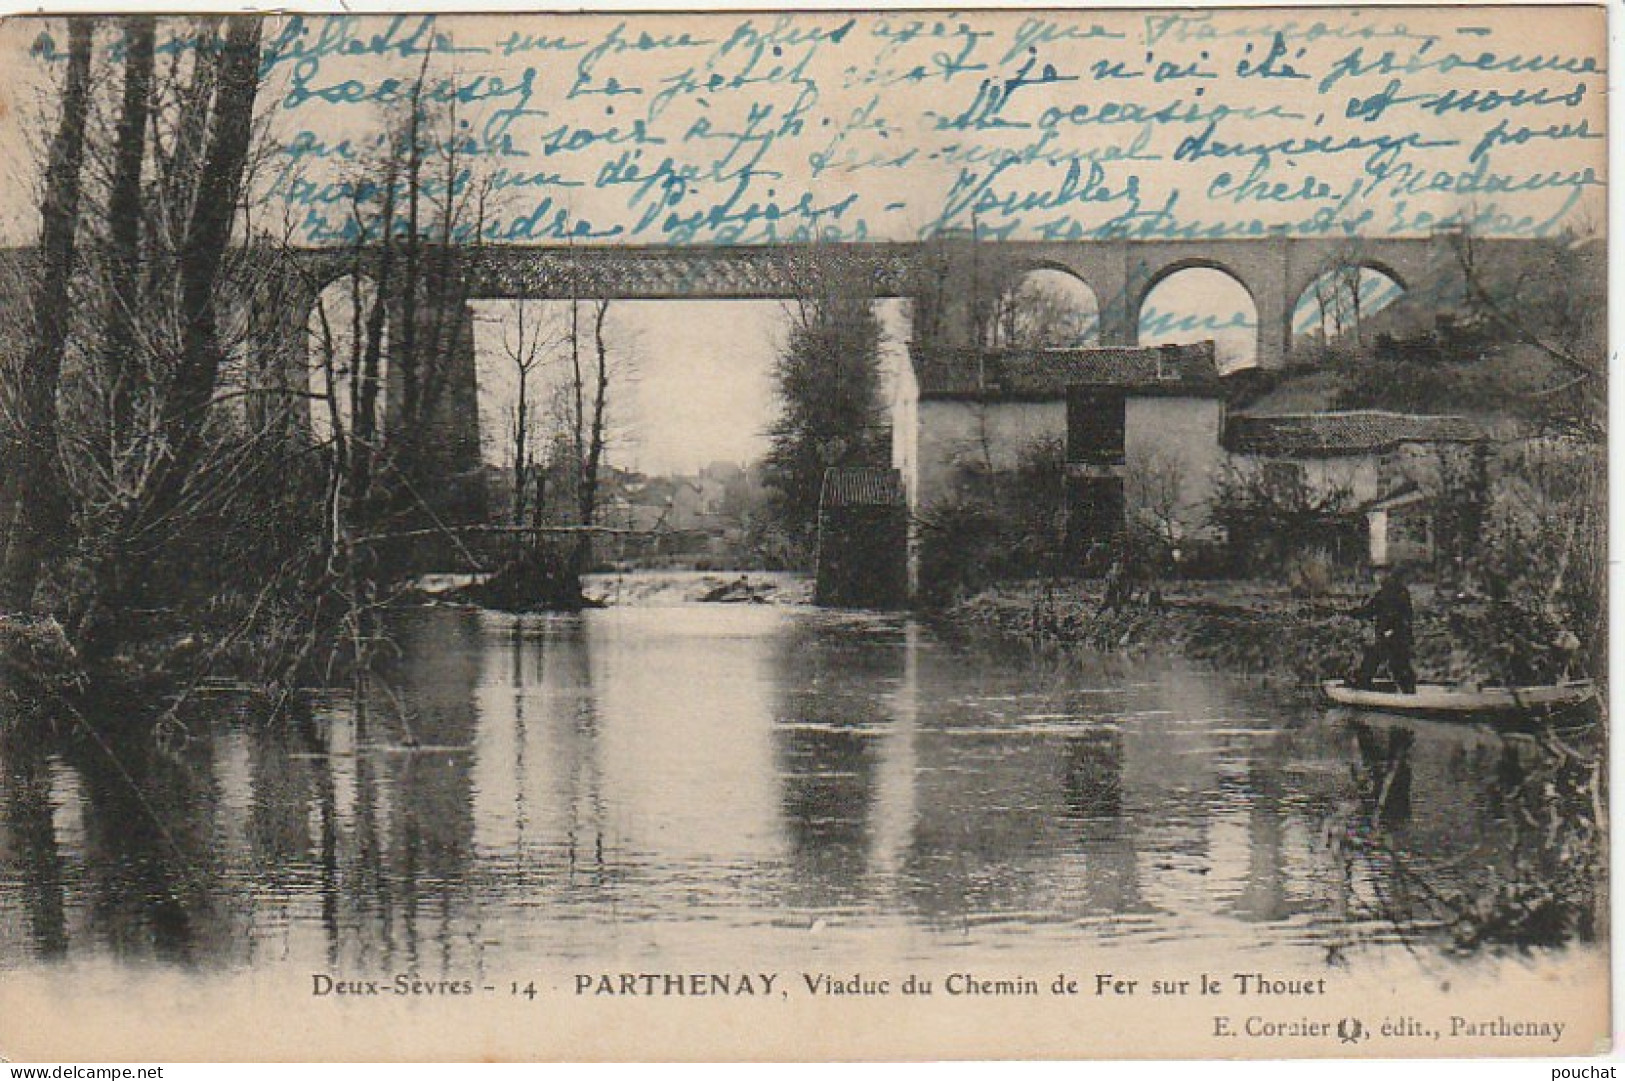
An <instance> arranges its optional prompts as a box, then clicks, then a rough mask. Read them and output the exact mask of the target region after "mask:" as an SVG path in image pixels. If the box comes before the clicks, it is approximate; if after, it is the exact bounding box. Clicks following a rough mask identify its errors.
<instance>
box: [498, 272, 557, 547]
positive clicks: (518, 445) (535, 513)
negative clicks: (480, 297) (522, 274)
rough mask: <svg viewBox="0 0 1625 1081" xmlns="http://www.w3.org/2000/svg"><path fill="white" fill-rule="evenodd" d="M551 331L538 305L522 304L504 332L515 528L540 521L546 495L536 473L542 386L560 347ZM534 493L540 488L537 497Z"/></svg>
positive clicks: (509, 455) (506, 325) (508, 431)
mask: <svg viewBox="0 0 1625 1081" xmlns="http://www.w3.org/2000/svg"><path fill="white" fill-rule="evenodd" d="M551 330H552V328H551V327H550V326H549V324H548V321H547V320H545V319H544V318H543V317H542V313H541V312H540V311H538V310H537V307H536V305H534V304H532V303H529V302H527V301H523V300H521V301H519V302H518V303H517V304H515V305H514V309H513V319H512V320H509V321H505V322H504V323H503V327H502V354H503V356H504V357H505V358H506V359H507V361H508V363H509V364H510V365H511V366H512V374H513V380H514V400H513V404H512V405H511V406H510V407H509V410H508V416H507V425H508V428H507V432H506V435H507V439H508V442H509V445H508V447H507V450H508V461H509V463H510V464H511V467H512V469H513V495H512V522H513V524H514V525H516V526H522V525H525V524H526V523H527V522H528V521H532V520H538V519H539V515H540V513H541V510H542V502H543V495H544V493H543V492H542V490H541V488H540V487H537V485H538V482H539V481H540V480H541V478H542V476H543V474H542V473H541V471H540V470H538V468H537V460H538V459H537V450H538V447H537V444H538V443H539V442H540V440H541V432H542V425H541V419H542V411H541V409H540V408H539V405H538V401H537V397H538V395H539V394H540V392H541V387H540V386H538V382H539V380H540V377H541V375H542V373H543V368H544V362H545V361H546V360H547V358H548V354H549V352H550V351H551V350H552V349H553V348H554V347H555V346H556V345H557V343H556V342H554V341H553V340H552V338H551ZM532 488H536V490H535V491H534V492H532Z"/></svg>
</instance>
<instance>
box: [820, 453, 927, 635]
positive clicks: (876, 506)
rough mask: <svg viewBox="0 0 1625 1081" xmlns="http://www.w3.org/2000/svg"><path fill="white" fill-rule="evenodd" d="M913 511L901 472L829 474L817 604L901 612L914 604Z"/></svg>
mask: <svg viewBox="0 0 1625 1081" xmlns="http://www.w3.org/2000/svg"><path fill="white" fill-rule="evenodd" d="M907 551H908V509H907V504H906V501H905V499H904V497H903V487H902V481H901V478H900V477H899V476H898V473H897V471H896V470H893V469H880V468H875V467H867V466H864V467H846V468H836V469H827V470H825V471H824V483H823V487H822V489H821V491H820V492H819V497H818V551H817V574H816V579H817V580H816V583H815V587H814V589H815V592H814V600H815V602H816V603H818V604H822V605H828V606H831V607H836V608H895V607H898V606H900V605H902V604H903V603H905V602H906V601H907V600H908V568H907V566H906V563H905V560H906V556H907Z"/></svg>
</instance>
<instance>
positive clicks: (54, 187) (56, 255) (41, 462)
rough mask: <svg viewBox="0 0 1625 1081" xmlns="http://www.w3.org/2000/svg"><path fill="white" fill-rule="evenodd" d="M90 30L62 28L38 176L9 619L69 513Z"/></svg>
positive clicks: (59, 540) (58, 544)
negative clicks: (52, 133)
mask: <svg viewBox="0 0 1625 1081" xmlns="http://www.w3.org/2000/svg"><path fill="white" fill-rule="evenodd" d="M92 29H93V23H92V21H91V20H90V19H88V18H84V17H79V18H74V19H71V20H70V22H69V31H68V34H69V38H68V73H67V81H66V83H65V85H64V86H63V91H62V121H61V124H60V125H59V126H58V128H57V132H56V137H55V139H54V140H52V143H51V157H50V162H49V164H48V165H47V167H46V173H45V198H44V203H43V205H42V207H41V211H42V218H43V223H42V227H41V232H40V260H41V263H40V269H39V277H38V278H37V279H36V281H35V285H34V295H33V297H32V306H33V324H34V325H33V334H32V340H31V341H30V343H29V349H28V354H27V356H26V358H25V360H24V362H23V368H22V372H21V376H20V378H21V380H22V386H21V387H19V388H18V391H19V393H18V394H17V402H18V407H19V408H18V414H19V415H18V418H17V422H18V431H17V434H16V438H17V442H18V444H19V445H18V447H17V453H16V455H15V458H14V462H15V466H16V469H17V482H16V505H15V507H13V508H9V509H10V511H11V525H10V530H9V534H10V535H9V537H8V538H7V543H6V549H5V560H4V563H3V564H0V606H3V607H5V608H9V609H12V610H17V611H24V610H27V609H28V608H29V607H30V606H31V605H32V603H33V599H34V587H35V586H36V585H37V584H38V582H39V574H40V565H41V563H42V562H43V561H44V560H45V558H47V557H48V556H49V555H51V554H52V553H53V552H56V551H60V550H61V549H62V548H63V547H64V546H65V545H66V543H67V537H66V533H67V527H68V518H69V513H68V506H67V499H66V494H65V491H64V486H63V483H62V479H61V476H60V470H59V469H58V468H57V466H58V463H57V431H56V392H57V383H58V380H59V378H60V376H61V373H62V356H63V353H64V351H65V349H66V347H67V341H68V333H69V329H70V317H71V314H72V313H71V312H70V310H69V302H68V296H69V291H68V286H69V282H70V280H71V279H72V277H73V263H74V253H75V249H74V233H75V230H76V228H77V226H78V222H79V189H80V173H81V166H82V165H83V163H84V156H85V117H86V113H87V111H88V107H89V86H90V51H91V31H92Z"/></svg>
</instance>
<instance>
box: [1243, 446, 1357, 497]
mask: <svg viewBox="0 0 1625 1081" xmlns="http://www.w3.org/2000/svg"><path fill="white" fill-rule="evenodd" d="M1385 457H1386V456H1385V455H1380V454H1360V455H1349V456H1347V457H1340V458H1266V457H1263V456H1261V455H1253V454H1233V455H1231V456H1230V461H1231V464H1232V465H1233V466H1234V467H1235V468H1237V469H1248V470H1252V469H1260V470H1261V469H1263V468H1264V467H1265V466H1266V465H1267V464H1269V463H1271V462H1275V463H1290V464H1293V465H1295V466H1297V468H1298V469H1299V470H1300V471H1301V473H1302V476H1303V481H1304V484H1305V485H1307V486H1308V488H1309V490H1310V491H1312V492H1317V493H1325V492H1330V491H1332V490H1334V489H1337V488H1347V489H1349V490H1350V491H1351V492H1352V493H1353V502H1354V503H1356V504H1359V503H1369V502H1370V501H1371V500H1373V499H1376V498H1377V497H1378V496H1379V495H1381V494H1383V493H1382V486H1383V481H1384V479H1385V474H1386V472H1387V471H1386V470H1385V469H1384V460H1385Z"/></svg>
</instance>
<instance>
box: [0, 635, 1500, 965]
mask: <svg viewBox="0 0 1625 1081" xmlns="http://www.w3.org/2000/svg"><path fill="white" fill-rule="evenodd" d="M396 630H397V640H398V642H399V646H400V652H399V655H398V657H396V658H395V659H394V660H393V661H392V663H391V664H390V665H388V666H387V668H386V669H385V670H384V671H382V672H381V673H380V678H379V679H378V680H376V681H375V682H374V683H373V684H372V685H371V686H369V687H368V688H366V689H365V691H364V693H362V694H360V695H358V696H352V695H342V696H335V697H334V698H333V699H332V700H331V701H325V702H320V703H317V704H316V705H315V708H314V709H313V711H312V713H311V715H310V716H309V717H307V718H304V719H303V720H296V721H291V722H289V723H286V724H281V725H276V726H270V727H267V726H263V725H250V724H247V723H245V722H243V721H241V720H239V719H238V718H236V717H234V716H232V715H231V714H230V713H229V712H224V711H223V712H222V714H221V716H220V717H219V718H218V723H217V725H216V726H215V729H214V730H213V731H211V732H199V733H197V735H198V738H197V739H196V740H195V741H194V742H193V743H192V744H191V745H190V746H189V747H188V748H187V749H186V750H185V751H184V752H183V753H181V754H178V755H165V754H160V753H158V752H157V751H155V750H153V749H152V748H151V747H148V746H140V745H137V746H120V745H115V744H112V743H103V742H100V741H99V740H98V739H96V738H91V737H90V735H89V734H88V733H82V734H81V735H80V737H78V738H76V739H75V740H74V741H73V742H72V743H71V745H70V746H68V747H67V748H66V749H62V750H57V751H53V752H52V753H44V752H41V751H38V750H34V751H30V750H26V749H23V748H8V749H6V750H5V751H4V752H3V753H4V757H3V761H0V765H3V767H4V768H3V770H0V916H3V919H0V965H4V966H8V967H14V966H18V965H23V964H29V963H34V962H37V961H43V960H52V959H59V958H63V957H74V956H82V955H101V956H111V957H114V958H117V959H119V960H123V961H156V962H159V963H163V964H174V965H182V966H203V967H217V966H229V965H238V964H244V963H270V964H296V965H303V966H315V967H317V968H322V967H326V968H334V969H337V968H344V969H347V970H354V971H368V972H388V971H397V970H406V969H417V970H419V971H421V972H423V973H426V974H431V973H436V972H439V973H445V974H448V975H456V976H459V977H462V976H466V975H467V974H468V973H470V972H471V971H472V972H476V973H482V974H483V973H485V972H487V971H501V972H512V971H514V970H515V969H516V968H519V967H522V966H523V965H524V964H525V963H527V962H530V961H539V960H547V961H564V960H568V959H577V958H587V957H591V958H606V957H615V958H618V959H620V960H621V961H624V962H625V963H633V962H635V961H637V960H649V959H661V960H666V961H671V962H675V961H677V960H680V959H682V958H685V957H689V958H694V957H704V956H711V955H715V954H717V952H718V951H719V950H722V951H724V952H726V953H729V954H731V955H736V956H737V955H739V954H740V953H741V952H742V951H743V952H744V953H745V955H746V956H750V955H752V954H753V952H754V951H756V950H758V949H766V950H772V951H774V953H773V955H774V956H780V957H783V956H786V952H787V951H790V952H793V951H796V950H802V951H806V950H821V949H832V948H837V949H845V950H849V951H862V952H865V953H868V954H869V955H871V956H874V955H876V954H881V953H888V954H891V955H895V956H899V957H922V956H932V955H934V954H935V952H936V951H939V950H940V949H942V948H943V947H945V946H950V945H958V944H965V943H970V944H978V943H980V944H987V945H990V946H993V947H996V948H999V949H1005V950H1029V951H1032V952H1033V953H1034V954H1035V956H1047V955H1048V953H1049V952H1050V951H1053V950H1054V949H1055V948H1057V946H1058V945H1060V944H1075V943H1077V942H1079V941H1084V942H1087V941H1097V940H1098V941H1104V940H1106V939H1114V940H1135V939H1144V940H1147V941H1151V940H1155V941H1179V942H1184V941H1193V942H1194V941H1198V940H1210V941H1218V942H1227V943H1241V944H1246V945H1248V946H1255V947H1258V948H1269V949H1279V950H1283V951H1287V952H1289V953H1290V952H1293V951H1298V952H1299V953H1301V954H1302V956H1303V957H1305V958H1310V957H1318V956H1323V955H1324V954H1325V952H1326V950H1327V949H1336V948H1338V947H1339V946H1340V944H1342V943H1345V942H1347V941H1349V940H1350V939H1351V938H1354V937H1356V936H1363V937H1366V938H1369V937H1371V932H1372V929H1373V927H1374V926H1375V923H1376V916H1375V914H1374V911H1373V909H1374V907H1375V906H1374V904H1373V900H1372V899H1373V898H1392V897H1393V896H1394V895H1395V894H1396V891H1397V890H1399V888H1400V886H1401V885H1402V884H1401V883H1399V876H1400V874H1401V871H1400V867H1401V861H1396V860H1394V859H1392V858H1391V856H1392V854H1393V853H1396V852H1397V853H1399V854H1401V855H1403V856H1405V857H1407V858H1409V859H1411V860H1412V861H1423V862H1426V863H1429V864H1433V865H1447V864H1449V863H1451V861H1455V860H1461V859H1464V858H1467V857H1471V858H1472V859H1475V860H1482V858H1484V857H1486V852H1485V849H1486V838H1490V837H1493V836H1494V834H1495V827H1496V824H1497V823H1498V822H1502V821H1504V817H1505V815H1506V813H1507V810H1506V804H1507V800H1508V796H1507V793H1508V792H1510V791H1512V790H1513V789H1514V788H1515V787H1516V785H1517V784H1518V783H1519V776H1518V774H1519V770H1520V766H1519V758H1518V755H1517V754H1516V753H1514V752H1511V751H1509V750H1508V749H1507V747H1506V745H1505V744H1503V743H1502V742H1501V741H1499V740H1496V739H1495V738H1493V737H1489V736H1485V735H1481V734H1480V735H1465V736H1464V735H1463V734H1462V732H1461V731H1459V730H1456V731H1444V732H1439V731H1424V732H1423V733H1422V734H1420V735H1418V734H1416V733H1415V732H1413V731H1412V730H1411V729H1409V728H1398V729H1384V730H1368V729H1364V728H1359V727H1355V728H1350V727H1349V726H1347V725H1344V724H1336V723H1330V722H1329V721H1328V720H1327V718H1326V717H1325V716H1324V715H1323V714H1321V713H1319V712H1318V711H1314V710H1305V709H1303V708H1293V707H1290V706H1283V705H1281V704H1278V703H1274V702H1271V701H1270V700H1268V699H1265V698H1263V697H1261V696H1260V695H1259V694H1258V693H1256V692H1249V691H1247V690H1245V689H1243V688H1239V687H1237V686H1236V685H1233V684H1229V683H1227V682H1226V681H1224V680H1222V679H1220V678H1217V677H1215V676H1213V675H1211V674H1208V673H1203V672H1199V671H1196V670H1193V669H1190V668H1187V667H1183V666H1179V665H1172V664H1156V665H1131V664H1128V663H1125V662H1121V661H1114V660H1108V659H1097V660H1092V661H1091V660H1087V659H1085V660H1078V659H1076V658H1073V659H1057V658H1055V657H1051V656H1045V655H1042V654H1034V653H1031V652H1026V651H1019V650H1018V651H1010V650H1001V649H994V648H987V647H973V646H969V645H965V644H962V643H954V642H950V641H947V640H944V639H942V638H940V637H938V636H937V635H934V634H933V633H931V632H929V631H927V630H924V629H922V628H921V627H919V626H917V625H915V624H913V623H911V622H909V621H907V620H904V619H901V618H896V617H866V616H859V615H850V614H845V615H842V614H834V613H820V612H814V611H809V610H803V609H794V608H781V607H773V606H731V607H721V606H688V607H673V608H664V609H661V608H642V609H636V608H628V609H622V610H606V611H598V612H589V613H585V614H583V615H579V616H534V617H512V616H497V615H492V614H481V613H475V612H466V611H451V610H429V611H424V612H419V613H413V614H412V615H410V616H408V617H405V618H403V619H402V621H401V624H400V626H399V627H398V628H397V629H396ZM1509 754H1510V755H1511V758H1510V759H1509V758H1508V755H1509ZM1373 837H1380V838H1381V839H1382V841H1383V844H1384V846H1385V849H1384V851H1385V852H1387V853H1388V854H1389V855H1388V856H1385V857H1384V858H1383V859H1377V858H1369V857H1370V853H1371V852H1372V851H1373V849H1372V846H1371V845H1370V844H1369V843H1367V842H1369V841H1370V840H1371V838H1373ZM1356 842H1358V843H1356ZM1356 851H1359V852H1361V853H1364V856H1363V857H1362V858H1360V859H1353V858H1351V853H1353V852H1356ZM1490 858H1491V859H1492V863H1493V858H1494V857H1493V854H1491V856H1490ZM1480 865H1482V863H1481V864H1480ZM1377 937H1378V938H1379V939H1380V938H1381V936H1380V935H1378V936H1377ZM829 942H833V943H835V944H836V945H835V946H830V945H825V943H829Z"/></svg>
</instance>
